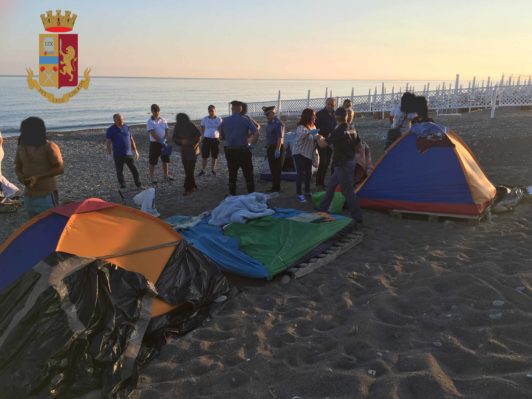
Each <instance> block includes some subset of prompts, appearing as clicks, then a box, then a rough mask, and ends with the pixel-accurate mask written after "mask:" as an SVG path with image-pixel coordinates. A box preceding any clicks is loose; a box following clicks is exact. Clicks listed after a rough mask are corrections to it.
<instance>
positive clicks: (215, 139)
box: [198, 105, 222, 176]
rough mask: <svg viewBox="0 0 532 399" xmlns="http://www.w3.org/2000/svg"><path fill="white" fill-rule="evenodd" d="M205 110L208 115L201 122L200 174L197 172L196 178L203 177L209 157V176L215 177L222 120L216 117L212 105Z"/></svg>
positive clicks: (214, 108)
mask: <svg viewBox="0 0 532 399" xmlns="http://www.w3.org/2000/svg"><path fill="white" fill-rule="evenodd" d="M207 110H208V111H209V115H207V116H206V117H204V118H203V119H202V120H201V133H202V134H203V140H202V141H201V172H199V174H198V176H203V175H205V169H206V168H207V162H208V160H209V156H210V157H211V174H212V175H213V176H216V171H215V169H216V161H217V159H218V153H219V148H220V131H219V130H218V127H219V126H220V124H221V123H222V118H220V117H218V116H216V107H215V106H214V105H209V107H208V108H207Z"/></svg>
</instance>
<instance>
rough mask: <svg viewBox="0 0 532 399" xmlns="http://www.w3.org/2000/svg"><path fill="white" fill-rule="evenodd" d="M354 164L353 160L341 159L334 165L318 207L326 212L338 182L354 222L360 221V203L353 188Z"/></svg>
mask: <svg viewBox="0 0 532 399" xmlns="http://www.w3.org/2000/svg"><path fill="white" fill-rule="evenodd" d="M355 166H356V162H355V161H354V160H349V161H343V162H341V163H339V164H336V165H334V172H333V174H332V176H331V178H330V179H329V181H328V182H327V192H326V193H325V197H324V198H323V200H322V201H321V204H320V206H319V208H318V209H319V210H320V211H322V212H327V210H328V209H329V206H330V205H331V202H332V199H333V196H334V192H335V191H336V186H337V185H338V184H340V188H341V189H342V194H343V195H344V197H345V200H346V202H347V205H348V207H349V212H350V214H351V217H352V218H353V220H354V221H355V222H357V223H362V210H361V209H360V205H359V204H358V201H357V198H356V195H355V190H354V188H353V176H354V174H355Z"/></svg>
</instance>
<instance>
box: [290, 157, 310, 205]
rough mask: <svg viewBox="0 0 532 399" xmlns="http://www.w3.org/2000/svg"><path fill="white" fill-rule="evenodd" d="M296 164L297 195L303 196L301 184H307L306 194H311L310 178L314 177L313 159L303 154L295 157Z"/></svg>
mask: <svg viewBox="0 0 532 399" xmlns="http://www.w3.org/2000/svg"><path fill="white" fill-rule="evenodd" d="M294 162H295V164H296V172H297V176H296V193H297V194H298V195H300V194H301V184H302V183H303V182H305V194H307V193H310V178H311V176H312V159H308V158H307V157H304V156H303V155H301V154H296V155H294Z"/></svg>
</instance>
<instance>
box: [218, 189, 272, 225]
mask: <svg viewBox="0 0 532 399" xmlns="http://www.w3.org/2000/svg"><path fill="white" fill-rule="evenodd" d="M269 198H270V196H268V195H266V194H262V193H251V194H248V195H235V196H230V197H227V198H226V199H224V200H223V201H222V202H221V203H220V205H218V206H217V207H216V208H215V209H214V210H213V211H212V213H211V220H209V224H211V225H214V226H223V225H225V224H228V223H246V221H247V220H249V219H256V218H260V217H262V216H270V215H273V214H274V213H275V211H274V210H273V209H269V208H268V204H267V203H266V201H267V200H268V199H269Z"/></svg>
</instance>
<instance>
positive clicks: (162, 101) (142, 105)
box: [0, 76, 449, 136]
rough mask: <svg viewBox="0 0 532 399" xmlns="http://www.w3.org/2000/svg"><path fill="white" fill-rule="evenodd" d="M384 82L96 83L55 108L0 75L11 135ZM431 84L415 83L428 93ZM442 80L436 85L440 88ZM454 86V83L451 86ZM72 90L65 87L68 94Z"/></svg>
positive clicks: (2, 110) (196, 112)
mask: <svg viewBox="0 0 532 399" xmlns="http://www.w3.org/2000/svg"><path fill="white" fill-rule="evenodd" d="M381 83H382V82H381V81H371V80H351V81H349V80H230V79H178V78H176V79H158V78H103V77H94V78H92V79H91V87H90V88H89V90H87V91H85V90H82V91H81V92H80V93H79V94H78V95H77V96H76V97H74V98H73V99H72V100H71V101H70V102H69V103H66V104H52V103H49V102H48V101H46V100H45V99H44V98H42V97H41V96H40V95H39V94H38V93H37V92H36V91H35V90H32V91H30V90H29V89H28V87H27V85H26V78H25V77H22V76H19V77H18V76H17V77H11V76H0V131H1V132H2V133H3V134H5V135H6V136H8V135H12V134H17V132H18V128H19V126H20V122H21V121H22V120H23V119H24V118H27V117H28V116H39V117H41V118H42V119H44V121H45V123H46V126H47V128H48V130H60V131H65V130H80V129H84V128H92V127H101V126H107V125H110V124H112V114H113V113H115V112H122V113H123V114H124V118H125V120H126V123H128V124H133V123H142V122H145V121H146V120H147V119H148V117H149V107H150V105H151V104H152V103H157V104H159V105H160V107H161V115H162V116H163V117H164V118H166V119H167V120H168V121H173V120H174V119H175V115H176V113H178V112H185V113H187V114H188V115H189V116H190V117H191V118H192V119H198V118H201V117H203V116H205V115H206V114H207V106H208V105H209V104H214V105H216V107H217V108H218V114H221V115H223V114H227V112H228V106H227V104H228V102H229V101H231V100H233V99H239V100H242V101H248V102H250V101H268V100H273V99H277V92H278V90H281V97H282V98H283V99H295V98H306V97H307V90H309V89H310V90H311V97H313V98H319V97H323V96H324V95H325V89H326V88H329V90H332V91H333V94H334V95H338V96H342V95H350V94H351V88H352V87H353V88H354V89H355V95H362V94H367V93H368V89H372V90H373V89H374V88H375V87H378V90H379V92H380V88H381ZM384 83H385V86H386V88H387V90H391V88H392V86H395V89H396V90H398V88H399V87H400V86H401V87H403V89H404V87H405V86H406V83H407V81H385V82H384ZM425 83H426V81H410V85H414V86H415V87H416V89H418V90H419V89H422V88H423V85H424V84H425ZM441 83H442V81H431V82H430V84H431V87H433V88H435V87H436V86H437V85H439V84H441ZM446 84H449V81H446ZM68 89H70V88H65V89H64V91H68Z"/></svg>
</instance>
